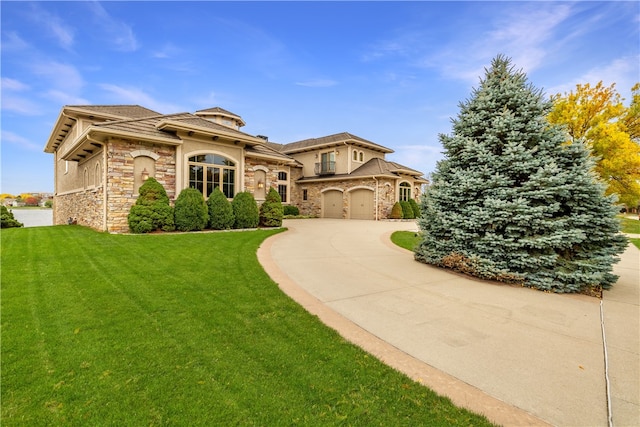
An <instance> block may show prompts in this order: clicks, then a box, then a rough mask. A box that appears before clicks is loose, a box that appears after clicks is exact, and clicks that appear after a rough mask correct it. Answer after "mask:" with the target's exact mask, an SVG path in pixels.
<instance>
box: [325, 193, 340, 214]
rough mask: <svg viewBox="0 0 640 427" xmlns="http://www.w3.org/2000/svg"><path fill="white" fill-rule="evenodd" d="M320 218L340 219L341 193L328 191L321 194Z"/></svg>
mask: <svg viewBox="0 0 640 427" xmlns="http://www.w3.org/2000/svg"><path fill="white" fill-rule="evenodd" d="M322 207H323V209H322V217H323V218H342V191H338V190H329V191H325V192H324V193H322Z"/></svg>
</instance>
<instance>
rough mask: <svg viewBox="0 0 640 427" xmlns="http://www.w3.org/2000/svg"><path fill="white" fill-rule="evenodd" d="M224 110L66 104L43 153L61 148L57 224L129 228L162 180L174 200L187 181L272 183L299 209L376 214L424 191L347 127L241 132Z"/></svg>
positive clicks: (57, 153)
mask: <svg viewBox="0 0 640 427" xmlns="http://www.w3.org/2000/svg"><path fill="white" fill-rule="evenodd" d="M244 125H245V122H244V121H243V120H242V118H241V117H240V116H238V115H236V114H234V113H231V112H229V111H227V110H224V109H222V108H219V107H216V108H210V109H206V110H200V111H196V112H195V113H193V114H192V113H178V114H168V115H166V114H161V113H158V112H156V111H153V110H150V109H148V108H144V107H141V106H138V105H82V106H65V107H63V108H62V110H61V112H60V115H59V116H58V119H57V121H56V123H55V125H54V127H53V130H52V131H51V135H50V136H49V139H48V141H47V143H46V146H45V149H44V151H45V152H47V153H51V154H53V156H54V183H55V184H54V224H66V223H67V222H68V220H69V218H73V219H75V220H77V222H78V223H79V224H82V225H86V226H89V227H92V228H95V229H97V230H103V231H108V232H115V233H121V232H127V231H128V225H127V215H128V213H129V209H130V207H131V205H133V204H134V203H135V200H136V198H137V196H138V189H139V188H140V186H141V185H142V183H143V182H144V180H145V179H147V178H148V177H154V178H156V179H157V180H158V181H159V182H160V183H161V184H162V185H163V186H164V187H165V189H166V191H167V194H168V196H169V198H170V199H171V200H175V198H176V197H177V196H178V194H179V193H180V191H181V190H182V189H184V188H187V187H193V188H197V189H198V190H200V191H201V192H202V193H203V195H204V197H205V198H206V197H208V195H209V194H211V192H212V191H213V189H214V188H215V187H220V189H221V190H222V191H223V193H224V194H225V195H226V196H227V197H228V198H229V199H232V198H233V196H234V195H235V194H236V193H238V192H240V191H248V192H251V193H252V194H253V195H254V197H255V199H256V200H257V201H258V203H260V202H262V201H264V199H265V197H266V194H267V192H268V189H269V188H275V189H276V190H278V192H279V194H280V197H281V199H282V202H283V203H285V204H291V205H295V206H297V207H298V208H299V209H300V212H301V213H302V214H306V215H313V216H318V217H325V218H345V219H347V218H353V219H356V218H357V219H371V220H379V219H383V218H387V216H388V214H389V212H390V210H391V207H392V206H393V204H394V203H395V202H396V201H398V200H408V199H409V198H417V197H418V196H419V195H420V194H421V187H422V185H423V184H425V183H426V182H427V181H426V180H425V179H424V178H423V177H422V173H421V172H419V171H416V170H413V169H411V168H408V167H406V166H402V165H400V164H397V163H394V162H390V161H387V160H386V159H385V155H386V154H388V153H392V152H393V150H391V149H389V148H387V147H383V146H381V145H379V144H376V143H374V142H371V141H368V140H366V139H363V138H360V137H358V136H355V135H352V134H349V133H346V132H345V133H339V134H336V135H330V136H325V137H322V138H313V139H306V140H303V141H298V142H292V143H289V144H276V143H273V142H269V141H268V138H267V137H265V136H254V135H249V134H247V133H244V132H242V131H241V130H240V128H241V127H242V126H244Z"/></svg>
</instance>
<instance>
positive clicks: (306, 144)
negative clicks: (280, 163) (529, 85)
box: [281, 132, 393, 154]
mask: <svg viewBox="0 0 640 427" xmlns="http://www.w3.org/2000/svg"><path fill="white" fill-rule="evenodd" d="M345 143H347V144H353V145H357V146H362V147H367V148H370V149H372V150H375V151H379V152H381V153H393V150H392V149H390V148H387V147H384V146H382V145H379V144H376V143H375V142H371V141H369V140H366V139H364V138H361V137H359V136H356V135H353V134H350V133H348V132H341V133H336V134H334V135H329V136H323V137H321V138H309V139H304V140H302V141H297V142H292V143H290V144H284V145H283V146H282V149H281V151H282V152H283V153H285V154H293V153H300V152H303V151H312V150H316V149H318V148H328V147H333V146H336V145H343V144H345Z"/></svg>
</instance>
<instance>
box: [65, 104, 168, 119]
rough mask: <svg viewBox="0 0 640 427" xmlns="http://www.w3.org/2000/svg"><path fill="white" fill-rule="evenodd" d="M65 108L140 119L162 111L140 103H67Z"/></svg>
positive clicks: (157, 114) (156, 114)
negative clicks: (142, 105)
mask: <svg viewBox="0 0 640 427" xmlns="http://www.w3.org/2000/svg"><path fill="white" fill-rule="evenodd" d="M63 109H64V110H75V111H86V112H94V113H97V114H99V115H107V116H117V117H121V118H123V119H139V118H143V117H151V116H159V115H161V113H158V112H157V111H153V110H150V109H148V108H145V107H141V106H140V105H67V106H65V107H64V108H63Z"/></svg>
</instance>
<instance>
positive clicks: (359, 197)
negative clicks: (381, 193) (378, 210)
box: [349, 189, 375, 219]
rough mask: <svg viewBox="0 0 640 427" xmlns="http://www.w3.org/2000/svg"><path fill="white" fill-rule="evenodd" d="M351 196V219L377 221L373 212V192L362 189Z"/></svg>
mask: <svg viewBox="0 0 640 427" xmlns="http://www.w3.org/2000/svg"><path fill="white" fill-rule="evenodd" d="M350 194H351V196H350V199H351V200H350V203H349V212H350V213H351V214H350V218H351V219H375V218H374V212H373V191H371V190H365V189H360V190H354V191H352V192H351V193H350Z"/></svg>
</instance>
